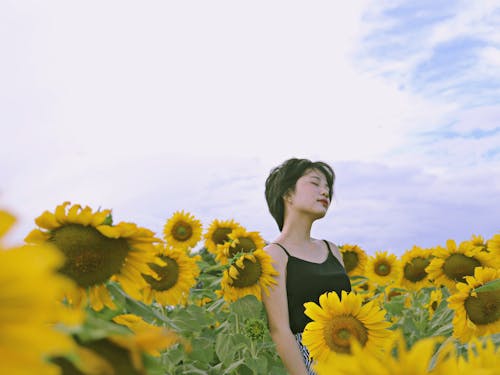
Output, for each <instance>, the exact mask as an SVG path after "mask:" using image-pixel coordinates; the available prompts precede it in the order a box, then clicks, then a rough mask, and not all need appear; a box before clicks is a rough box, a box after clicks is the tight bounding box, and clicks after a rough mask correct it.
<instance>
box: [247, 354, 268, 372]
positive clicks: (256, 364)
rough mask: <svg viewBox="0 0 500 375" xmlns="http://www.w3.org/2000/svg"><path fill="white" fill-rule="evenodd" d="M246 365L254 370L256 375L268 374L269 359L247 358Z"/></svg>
mask: <svg viewBox="0 0 500 375" xmlns="http://www.w3.org/2000/svg"><path fill="white" fill-rule="evenodd" d="M245 365H247V366H248V367H249V368H251V369H252V371H253V373H254V374H267V359H266V358H265V357H262V358H247V359H246V360H245Z"/></svg>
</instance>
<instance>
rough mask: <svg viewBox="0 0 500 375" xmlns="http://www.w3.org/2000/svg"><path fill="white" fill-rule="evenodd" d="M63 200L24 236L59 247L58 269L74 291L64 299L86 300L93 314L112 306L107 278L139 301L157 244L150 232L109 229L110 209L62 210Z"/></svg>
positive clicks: (127, 227) (134, 228)
mask: <svg viewBox="0 0 500 375" xmlns="http://www.w3.org/2000/svg"><path fill="white" fill-rule="evenodd" d="M69 204H70V202H64V203H63V204H61V205H59V206H57V207H56V209H55V213H51V212H49V211H45V212H44V213H43V214H42V215H41V216H39V217H38V218H37V219H35V223H36V224H37V225H38V226H39V227H40V228H42V229H45V230H40V229H34V230H33V231H31V233H30V234H28V236H27V237H26V239H25V240H26V242H30V243H51V244H53V245H55V246H56V247H57V248H58V249H60V250H61V251H62V252H63V254H64V255H65V257H66V262H65V263H64V265H63V266H62V267H61V269H60V270H59V271H60V272H61V273H62V274H64V275H66V276H68V277H69V278H70V279H72V280H73V281H74V282H75V283H76V284H77V285H78V287H79V288H78V292H77V293H71V294H70V295H68V297H67V298H68V301H69V302H70V303H72V304H75V305H80V304H84V303H85V302H86V301H87V299H88V300H89V301H90V305H91V306H92V308H93V309H94V310H97V311H99V310H101V309H102V308H103V307H104V306H107V307H109V308H115V305H114V303H113V300H112V299H111V296H110V295H109V293H108V290H107V289H106V286H105V283H106V282H107V281H108V280H111V279H116V280H117V281H118V282H120V284H121V286H122V287H123V289H124V290H125V292H127V293H128V294H130V295H131V296H132V297H134V298H136V299H138V298H140V292H139V289H140V288H141V287H142V286H145V281H144V279H143V278H142V276H141V274H142V273H150V274H152V272H151V271H150V269H149V267H148V266H147V262H154V261H155V259H154V253H153V251H152V250H153V245H152V244H153V243H154V242H157V241H159V240H158V239H157V238H155V237H153V232H151V231H150V230H148V229H145V228H140V227H138V226H137V225H136V224H133V223H123V222H122V223H119V224H117V225H114V226H111V225H109V224H110V223H111V220H110V214H111V211H110V210H104V211H100V212H96V213H93V212H92V209H91V208H90V207H88V206H86V207H85V208H81V206H80V205H78V204H75V205H73V206H71V207H70V208H69V210H67V212H66V206H68V205H69Z"/></svg>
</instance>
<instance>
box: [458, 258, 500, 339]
mask: <svg viewBox="0 0 500 375" xmlns="http://www.w3.org/2000/svg"><path fill="white" fill-rule="evenodd" d="M498 278H500V270H498V269H493V268H483V267H478V268H476V269H475V270H474V276H466V277H465V283H457V285H456V287H457V290H458V291H457V292H456V293H454V294H452V295H451V296H450V297H449V298H448V302H449V305H448V306H449V308H450V309H452V310H455V315H454V316H453V335H454V336H455V337H457V338H458V339H460V340H462V341H464V342H466V341H469V340H470V339H471V338H472V337H475V336H483V335H487V334H493V333H498V332H500V290H498V289H497V290H491V291H484V292H475V291H474V289H475V288H477V287H479V286H482V285H484V284H486V283H487V282H489V281H493V280H496V279H498Z"/></svg>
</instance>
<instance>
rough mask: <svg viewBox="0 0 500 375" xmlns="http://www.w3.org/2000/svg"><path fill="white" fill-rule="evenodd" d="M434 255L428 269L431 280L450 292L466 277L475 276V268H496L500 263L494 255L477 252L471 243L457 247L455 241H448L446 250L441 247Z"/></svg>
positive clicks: (465, 242)
mask: <svg viewBox="0 0 500 375" xmlns="http://www.w3.org/2000/svg"><path fill="white" fill-rule="evenodd" d="M433 253H434V258H433V259H432V260H431V262H430V264H429V265H428V266H427V268H426V271H427V273H428V275H429V279H431V280H433V282H434V284H435V285H436V286H438V287H439V286H440V285H445V286H446V287H448V289H449V290H450V292H453V291H454V290H455V284H456V283H457V282H463V281H464V280H465V276H471V275H473V274H474V268H476V267H492V268H496V264H497V263H498V262H497V261H496V260H495V259H494V257H493V256H492V254H490V253H487V252H485V251H480V250H477V249H476V248H474V246H472V244H471V242H469V241H463V242H461V243H460V244H459V246H458V247H457V245H456V243H455V241H454V240H448V241H446V248H442V247H440V246H439V247H437V248H436V249H435V250H434V252H433Z"/></svg>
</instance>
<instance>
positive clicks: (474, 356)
mask: <svg viewBox="0 0 500 375" xmlns="http://www.w3.org/2000/svg"><path fill="white" fill-rule="evenodd" d="M465 354H466V355H465V357H464V356H463V355H460V354H457V348H456V346H455V343H454V342H453V341H447V342H445V343H444V344H443V345H442V347H441V348H439V351H438V358H437V368H438V370H439V369H441V370H442V371H433V372H432V374H434V373H436V375H441V374H442V375H448V374H459V375H462V374H463V375H466V374H481V375H498V374H500V371H499V369H500V347H499V346H498V345H495V342H494V340H493V338H492V337H491V336H487V337H485V338H483V339H478V338H476V337H473V338H471V340H470V341H469V342H468V343H467V352H466V353H465ZM443 358H444V359H446V358H448V359H449V360H448V361H446V362H445V363H443V364H442V363H441V361H442V359H443Z"/></svg>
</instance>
